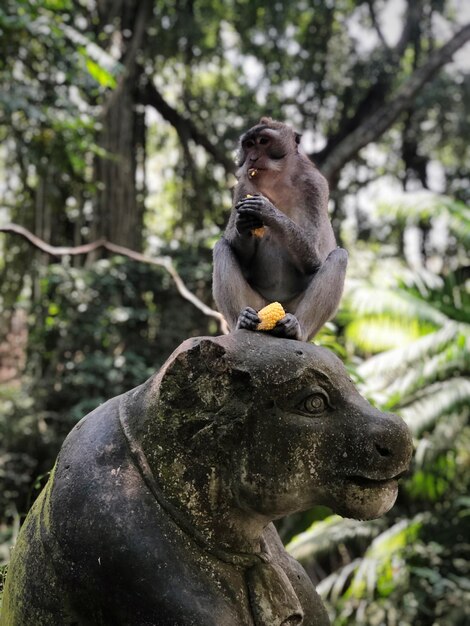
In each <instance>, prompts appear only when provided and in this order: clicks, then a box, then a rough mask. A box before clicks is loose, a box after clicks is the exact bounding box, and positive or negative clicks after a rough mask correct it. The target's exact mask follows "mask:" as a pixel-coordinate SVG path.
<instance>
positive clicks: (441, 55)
mask: <svg viewBox="0 0 470 626" xmlns="http://www.w3.org/2000/svg"><path fill="white" fill-rule="evenodd" d="M469 40H470V24H467V25H466V26H464V27H463V28H462V29H461V30H460V31H459V32H458V33H457V34H456V35H454V37H453V38H452V39H451V40H450V41H448V42H447V43H446V44H445V45H444V46H442V47H441V48H439V49H438V50H435V51H434V52H433V53H432V54H431V55H430V56H429V58H428V60H427V61H426V63H425V64H424V65H422V66H421V67H420V68H418V69H417V70H416V71H415V72H414V73H413V74H412V75H411V77H410V78H409V79H408V80H407V81H406V82H405V83H404V84H403V85H402V86H401V87H399V88H398V89H397V91H396V93H395V96H394V98H392V100H390V101H389V102H386V103H385V104H384V105H383V106H382V107H380V108H379V109H378V110H376V111H375V112H374V113H372V114H371V115H370V117H369V118H368V119H367V120H366V121H365V122H363V123H362V124H360V125H359V126H358V127H357V128H356V129H355V130H354V131H352V132H351V133H350V134H349V135H347V136H346V137H345V138H344V140H343V141H341V142H340V143H339V144H338V145H337V146H336V148H334V149H333V150H332V151H331V153H330V154H328V156H327V157H326V158H325V160H324V161H323V163H322V164H321V171H322V174H323V175H324V176H325V177H326V178H327V179H328V180H330V181H334V180H335V179H336V178H337V176H338V173H339V171H340V170H341V168H342V167H343V166H344V165H345V164H346V163H347V162H348V161H350V160H351V159H353V158H354V157H355V156H356V154H357V153H358V152H359V150H360V149H361V148H363V147H364V146H366V145H367V144H368V143H370V142H372V141H374V140H375V139H377V138H378V137H380V135H382V134H383V133H384V132H385V131H386V130H387V129H388V128H390V126H391V125H392V124H393V123H394V122H395V121H396V120H397V118H398V117H399V116H400V114H401V113H403V111H405V110H406V109H407V107H409V105H410V103H411V102H412V100H413V98H414V97H415V96H416V94H417V93H418V91H419V90H420V89H421V88H422V87H423V85H424V84H425V83H426V82H428V81H429V80H430V79H431V78H432V76H433V75H434V74H435V73H436V72H437V71H438V70H439V69H440V68H441V67H442V66H443V65H445V64H446V63H447V62H448V61H449V60H450V59H451V58H452V56H453V54H455V52H456V51H457V50H458V49H459V48H461V47H462V46H463V45H464V44H465V43H466V42H467V41H469ZM313 158H314V159H315V156H314V157H313Z"/></svg>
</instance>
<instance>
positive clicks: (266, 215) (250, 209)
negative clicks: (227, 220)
mask: <svg viewBox="0 0 470 626" xmlns="http://www.w3.org/2000/svg"><path fill="white" fill-rule="evenodd" d="M235 208H236V210H237V230H238V231H239V232H240V229H239V227H238V220H244V221H245V220H246V221H247V222H248V221H250V220H252V221H251V222H250V223H251V224H255V223H257V224H258V225H257V226H251V227H250V230H251V229H253V228H261V226H271V225H273V224H274V223H275V222H276V221H278V216H279V215H280V211H279V210H278V209H276V207H275V206H274V204H272V203H271V202H270V201H269V200H268V199H267V198H265V197H264V196H251V197H249V198H243V200H240V202H238V203H237V205H236V206H235Z"/></svg>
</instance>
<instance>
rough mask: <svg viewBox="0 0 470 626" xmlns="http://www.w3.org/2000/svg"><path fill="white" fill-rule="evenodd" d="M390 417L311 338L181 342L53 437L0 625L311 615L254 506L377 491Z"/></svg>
mask: <svg viewBox="0 0 470 626" xmlns="http://www.w3.org/2000/svg"><path fill="white" fill-rule="evenodd" d="M410 458H411V438H410V435H409V432H408V430H407V428H406V426H405V425H404V423H403V422H402V421H401V420H400V419H399V418H397V417H396V416H393V415H385V414H383V413H381V412H379V411H378V410H377V409H374V408H373V407H371V406H370V405H369V404H368V403H367V401H366V400H364V399H363V398H362V397H361V396H360V395H359V393H358V392H357V390H356V389H355V387H354V385H353V383H352V382H351V380H350V379H349V377H348V374H347V372H346V370H345V368H344V366H343V365H342V363H341V362H340V361H339V360H338V359H337V358H336V357H335V356H334V355H333V354H331V353H330V352H329V351H328V350H325V349H322V348H318V347H316V346H314V345H312V344H306V343H302V342H299V341H294V340H288V339H277V338H274V337H272V336H269V335H266V334H263V333H253V332H250V331H244V330H241V331H236V332H234V333H232V334H230V335H227V336H224V337H215V338H211V337H200V338H195V339H190V340H188V341H185V342H184V343H183V344H182V345H181V346H180V347H179V348H178V349H177V350H176V351H175V352H174V354H173V355H172V356H171V357H170V358H169V359H168V361H167V362H166V363H165V365H164V366H163V367H162V368H161V370H160V371H159V372H157V373H156V374H155V375H154V376H153V377H152V378H150V379H149V380H148V381H147V382H146V383H144V384H143V385H141V386H140V387H137V388H136V389H134V390H132V391H129V392H128V393H126V394H124V395H122V396H120V397H117V398H113V399H112V400H110V401H108V402H107V403H106V404H104V405H102V406H101V407H99V408H98V409H96V410H95V411H94V412H93V413H91V414H89V415H88V416H87V417H85V418H84V419H83V420H82V421H81V422H80V423H79V424H78V425H77V426H76V427H75V428H74V430H73V431H72V432H71V433H70V435H69V436H68V437H67V439H66V441H65V443H64V445H63V447H62V450H61V452H60V454H59V457H58V460H57V464H56V470H55V473H54V475H53V476H51V478H50V480H49V483H48V486H47V487H46V490H45V491H44V492H43V494H42V495H41V496H40V498H39V499H38V501H37V502H36V503H35V505H34V507H33V509H32V510H31V512H30V514H29V515H28V517H27V520H26V522H25V524H24V526H23V529H22V531H21V533H20V538H19V541H18V544H17V547H16V548H15V550H14V552H13V557H12V561H11V565H10V570H9V574H8V577H7V584H6V589H5V596H4V607H3V613H2V617H1V618H0V624H1V625H2V626H20V625H21V626H23V625H25V624H45V625H53V624H54V625H56V624H59V623H60V624H72V623H77V624H80V625H82V624H90V625H91V624H93V625H94V626H95V625H98V626H99V625H108V624H109V625H110V624H113V626H114V625H121V624H122V625H129V626H130V625H136V624H155V625H160V624H161V625H162V626H164V625H170V624H172V625H178V626H179V625H180V626H187V625H188V626H189V625H200V626H220V625H221V624H223V625H224V626H245V625H249V624H254V625H255V626H268V625H269V626H276V625H278V626H281V625H282V624H284V625H285V626H287V625H289V624H303V625H304V626H323V625H326V624H328V623H329V621H328V617H327V614H326V611H325V609H324V607H323V605H322V603H321V600H320V598H319V597H318V595H317V593H316V591H315V589H314V587H313V585H312V583H311V582H310V580H309V578H308V576H307V574H306V573H305V571H304V570H303V568H302V567H301V566H300V564H299V563H297V562H296V561H295V560H294V559H293V558H292V557H290V556H289V555H288V554H287V553H286V551H285V550H284V548H283V546H282V544H281V542H280V539H279V537H278V535H277V532H276V530H275V528H274V526H273V524H272V521H273V520H275V519H278V518H280V517H283V516H285V515H287V514H290V513H293V512H296V511H301V510H305V509H308V508H310V507H311V506H313V505H315V504H325V505H328V506H330V507H331V508H332V509H333V510H335V511H337V512H338V513H340V514H342V515H346V516H351V517H357V518H360V519H368V518H374V517H377V516H380V515H382V514H383V513H384V512H386V511H387V510H388V509H390V507H391V506H392V505H393V503H394V501H395V498H396V494H397V479H398V478H399V476H400V475H401V474H402V473H403V472H404V471H405V470H406V469H407V467H408V465H409V462H410Z"/></svg>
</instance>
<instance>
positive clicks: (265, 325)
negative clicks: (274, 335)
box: [256, 302, 286, 330]
mask: <svg viewBox="0 0 470 626" xmlns="http://www.w3.org/2000/svg"><path fill="white" fill-rule="evenodd" d="M285 314H286V312H285V311H284V309H283V308H282V304H280V303H279V302H271V304H268V306H265V307H264V308H263V309H261V311H258V317H259V318H260V320H261V322H260V323H259V324H258V327H257V329H256V330H272V329H273V328H274V326H276V324H277V322H278V321H279V320H282V318H283V317H284V316H285Z"/></svg>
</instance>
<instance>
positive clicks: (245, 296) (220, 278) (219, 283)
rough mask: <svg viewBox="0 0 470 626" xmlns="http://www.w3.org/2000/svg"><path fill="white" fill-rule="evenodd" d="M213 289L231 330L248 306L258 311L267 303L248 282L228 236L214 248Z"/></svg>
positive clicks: (220, 309) (216, 301) (217, 303)
mask: <svg viewBox="0 0 470 626" xmlns="http://www.w3.org/2000/svg"><path fill="white" fill-rule="evenodd" d="M212 291H213V294H214V300H215V303H216V305H217V309H218V310H219V311H220V312H221V313H222V315H223V316H224V317H225V319H226V320H227V324H228V325H229V328H230V329H231V330H233V329H234V328H235V327H236V325H237V321H238V319H239V316H240V312H241V311H243V310H244V309H245V308H246V307H247V306H250V307H252V308H253V309H255V310H256V311H257V310H259V309H261V308H262V307H263V306H265V305H266V300H264V298H262V296H261V295H260V294H259V293H257V292H256V291H254V289H252V288H251V287H250V285H249V284H248V282H247V280H246V278H245V277H244V275H243V272H242V270H241V267H240V263H239V260H238V258H237V256H236V255H235V252H234V250H233V247H232V245H231V244H230V243H229V241H228V240H227V239H226V237H222V238H221V239H220V240H219V241H218V242H217V244H216V246H215V248H214V274H213V280H212ZM253 313H255V311H253ZM255 315H256V314H255ZM253 320H254V317H253ZM258 321H259V320H258Z"/></svg>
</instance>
